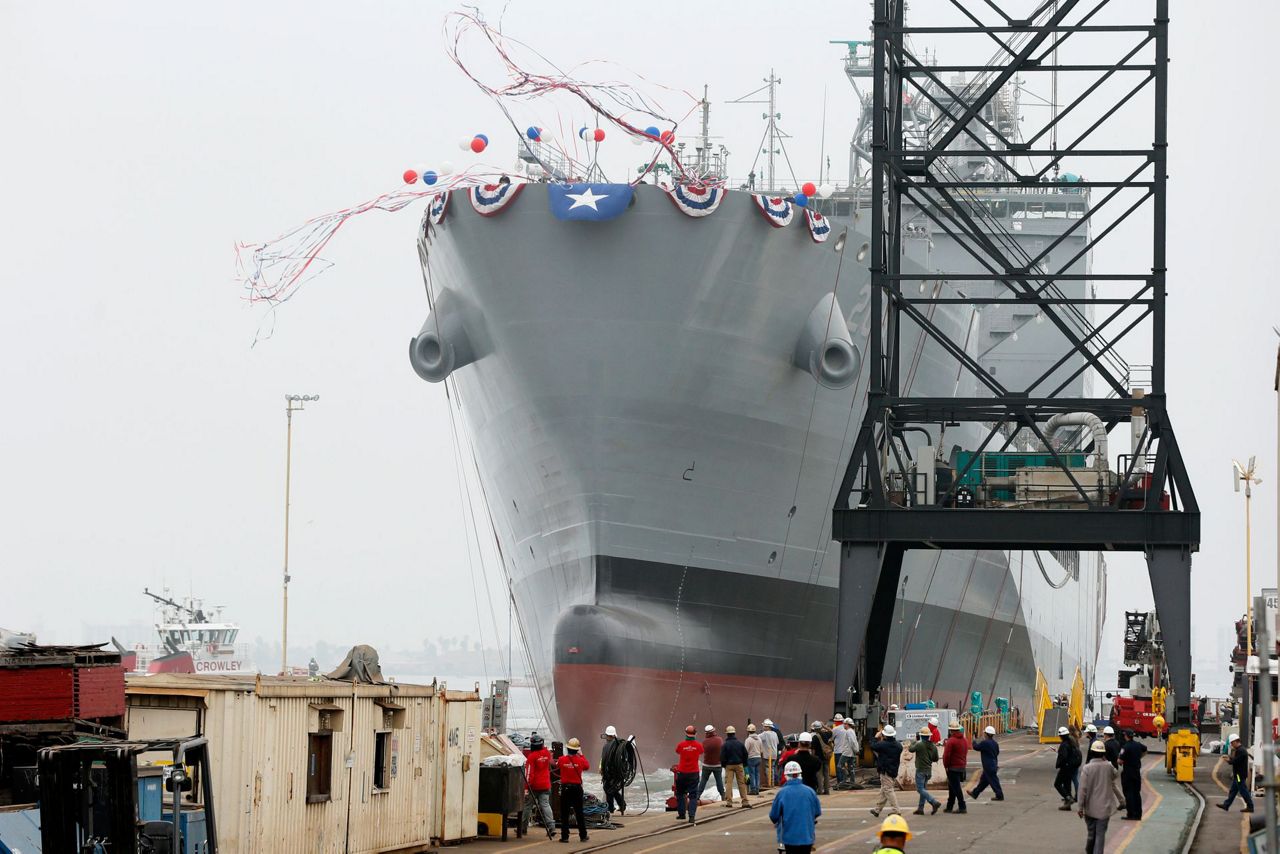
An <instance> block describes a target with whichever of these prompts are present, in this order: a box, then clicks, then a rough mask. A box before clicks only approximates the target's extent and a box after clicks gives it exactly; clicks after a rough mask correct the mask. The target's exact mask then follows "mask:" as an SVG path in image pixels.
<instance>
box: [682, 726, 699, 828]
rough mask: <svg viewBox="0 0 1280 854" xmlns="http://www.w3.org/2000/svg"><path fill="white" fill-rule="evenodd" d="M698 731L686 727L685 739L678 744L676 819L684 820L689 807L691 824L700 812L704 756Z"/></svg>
mask: <svg viewBox="0 0 1280 854" xmlns="http://www.w3.org/2000/svg"><path fill="white" fill-rule="evenodd" d="M697 733H698V731H697V730H696V729H694V728H693V727H692V726H687V727H685V728H684V741H681V742H680V743H679V744H677V745H676V755H677V756H679V757H680V759H679V761H678V762H677V763H676V821H684V819H685V811H686V809H687V810H688V813H689V824H693V817H694V814H695V813H697V812H698V760H700V759H701V758H702V745H701V744H699V743H698V737H697Z"/></svg>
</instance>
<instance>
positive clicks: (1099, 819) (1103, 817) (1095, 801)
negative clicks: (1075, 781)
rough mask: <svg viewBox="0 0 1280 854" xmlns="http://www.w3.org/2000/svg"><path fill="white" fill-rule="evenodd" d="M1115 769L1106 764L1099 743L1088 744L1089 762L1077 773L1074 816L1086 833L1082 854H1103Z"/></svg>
mask: <svg viewBox="0 0 1280 854" xmlns="http://www.w3.org/2000/svg"><path fill="white" fill-rule="evenodd" d="M1115 778H1116V769H1115V767H1114V766H1113V765H1112V764H1111V763H1110V762H1108V761H1107V748H1106V746H1105V745H1103V743H1102V742H1101V741H1094V743H1093V744H1091V745H1089V761H1088V762H1087V763H1086V764H1085V766H1084V770H1083V771H1082V772H1080V805H1079V808H1078V810H1077V813H1078V814H1079V816H1080V817H1081V818H1083V819H1084V824H1085V828H1086V832H1087V836H1086V837H1085V843H1084V850H1085V854H1103V852H1104V851H1106V850H1107V824H1108V822H1110V821H1111V813H1112V812H1113V810H1112V804H1113V801H1112V796H1111V787H1112V785H1113V783H1114V782H1115Z"/></svg>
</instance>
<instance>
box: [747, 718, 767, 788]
mask: <svg viewBox="0 0 1280 854" xmlns="http://www.w3.org/2000/svg"><path fill="white" fill-rule="evenodd" d="M745 745H746V748H747V790H748V791H749V792H750V793H751V794H753V795H758V794H760V763H761V762H763V761H764V745H763V744H762V743H761V741H760V736H759V735H757V734H756V725H755V724H747V740H746V742H745Z"/></svg>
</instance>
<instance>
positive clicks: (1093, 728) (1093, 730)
mask: <svg viewBox="0 0 1280 854" xmlns="http://www.w3.org/2000/svg"><path fill="white" fill-rule="evenodd" d="M1084 731H1085V732H1097V731H1098V728H1097V727H1096V726H1094V725H1093V724H1089V725H1088V726H1087V727H1085V728H1084Z"/></svg>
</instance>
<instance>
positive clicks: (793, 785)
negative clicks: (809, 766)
mask: <svg viewBox="0 0 1280 854" xmlns="http://www.w3.org/2000/svg"><path fill="white" fill-rule="evenodd" d="M808 755H812V754H808ZM783 772H784V773H785V774H786V776H787V782H786V783H784V784H783V786H782V788H781V789H779V790H778V794H776V795H774V797H773V806H771V807H770V808H769V821H771V822H773V824H774V826H775V827H776V828H777V829H778V844H779V845H780V846H782V848H783V850H785V851H786V852H787V854H809V852H810V851H812V850H813V843H814V842H815V841H816V834H815V832H814V831H815V826H816V825H817V823H818V816H820V815H822V804H820V803H818V796H817V794H816V793H815V792H814V791H813V789H811V788H809V787H808V786H806V785H805V784H804V781H803V780H802V779H801V776H802V775H803V771H801V769H800V766H799V764H797V763H795V762H788V763H787V764H786V766H785V767H784V769H783Z"/></svg>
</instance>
